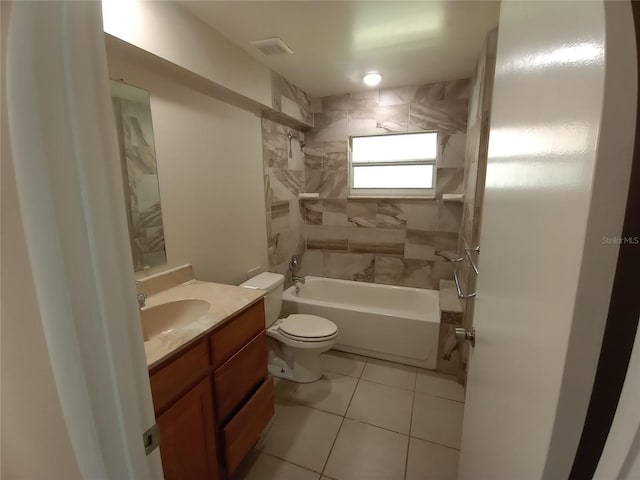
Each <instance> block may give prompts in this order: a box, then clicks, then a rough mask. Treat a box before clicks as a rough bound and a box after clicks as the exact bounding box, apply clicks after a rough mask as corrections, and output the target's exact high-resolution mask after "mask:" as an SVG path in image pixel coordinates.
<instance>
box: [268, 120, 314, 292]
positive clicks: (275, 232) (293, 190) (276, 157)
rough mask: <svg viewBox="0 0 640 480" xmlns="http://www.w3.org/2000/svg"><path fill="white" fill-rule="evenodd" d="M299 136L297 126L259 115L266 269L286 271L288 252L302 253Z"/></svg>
mask: <svg viewBox="0 0 640 480" xmlns="http://www.w3.org/2000/svg"><path fill="white" fill-rule="evenodd" d="M289 134H291V135H292V137H293V138H291V140H289V138H288V135H289ZM303 137H304V134H303V133H302V132H301V131H300V130H296V129H293V128H291V127H287V126H284V125H281V124H279V123H276V122H275V121H272V120H268V119H266V118H263V119H262V158H263V162H264V181H265V185H264V191H265V206H266V210H267V243H268V256H269V271H270V272H276V273H282V274H286V273H287V271H288V267H289V259H290V258H291V256H292V255H298V256H300V257H302V254H303V253H304V221H303V218H302V212H301V208H300V201H299V200H298V194H299V193H300V192H304V173H305V172H304V154H303V153H302V150H301V148H300V142H301V141H302V139H303ZM288 280H289V279H288V278H287V281H288Z"/></svg>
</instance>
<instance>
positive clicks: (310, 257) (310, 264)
mask: <svg viewBox="0 0 640 480" xmlns="http://www.w3.org/2000/svg"><path fill="white" fill-rule="evenodd" d="M322 257H323V253H322V252H320V251H318V250H307V251H306V252H304V255H303V256H302V261H301V266H300V275H302V276H307V275H313V276H316V277H321V276H322V274H323V266H322V265H323V261H322Z"/></svg>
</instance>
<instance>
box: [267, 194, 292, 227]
mask: <svg viewBox="0 0 640 480" xmlns="http://www.w3.org/2000/svg"><path fill="white" fill-rule="evenodd" d="M282 218H285V219H286V225H287V226H288V225H289V201H288V200H280V201H277V202H273V203H272V204H271V221H272V222H275V221H278V220H279V219H282Z"/></svg>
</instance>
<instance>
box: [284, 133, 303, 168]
mask: <svg viewBox="0 0 640 480" xmlns="http://www.w3.org/2000/svg"><path fill="white" fill-rule="evenodd" d="M295 134H296V135H298V136H301V135H302V133H301V132H298V131H296V133H295ZM287 156H288V159H287V167H288V168H289V170H300V171H301V170H304V167H305V165H304V153H303V152H302V149H301V148H300V140H296V139H293V140H291V153H290V154H288V155H287Z"/></svg>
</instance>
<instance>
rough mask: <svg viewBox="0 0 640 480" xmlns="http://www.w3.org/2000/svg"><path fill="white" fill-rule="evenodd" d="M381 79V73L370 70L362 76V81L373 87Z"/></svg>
mask: <svg viewBox="0 0 640 480" xmlns="http://www.w3.org/2000/svg"><path fill="white" fill-rule="evenodd" d="M380 80H382V75H380V74H379V73H375V72H371V73H367V74H366V75H365V76H364V77H362V81H363V82H364V83H366V84H367V85H369V86H370V87H375V86H376V85H378V84H379V83H380Z"/></svg>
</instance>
